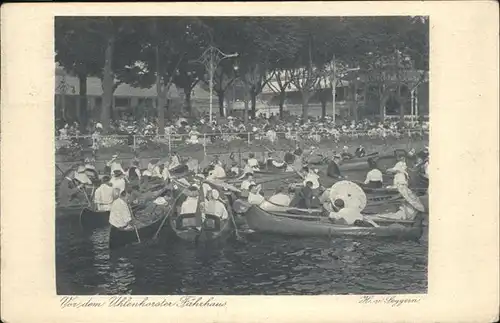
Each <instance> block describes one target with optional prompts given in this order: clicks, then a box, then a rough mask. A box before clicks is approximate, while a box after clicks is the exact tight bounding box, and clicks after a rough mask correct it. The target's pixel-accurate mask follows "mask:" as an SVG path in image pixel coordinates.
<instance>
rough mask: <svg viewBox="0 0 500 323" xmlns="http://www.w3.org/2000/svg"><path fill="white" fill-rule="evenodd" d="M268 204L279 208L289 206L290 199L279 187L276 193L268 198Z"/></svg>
mask: <svg viewBox="0 0 500 323" xmlns="http://www.w3.org/2000/svg"><path fill="white" fill-rule="evenodd" d="M269 202H271V203H273V204H276V205H280V206H289V205H290V202H291V198H290V196H288V195H287V194H285V193H284V188H283V187H281V186H280V187H278V188H277V189H276V193H275V194H274V195H273V196H271V197H270V198H269Z"/></svg>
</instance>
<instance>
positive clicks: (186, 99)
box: [184, 88, 193, 116]
mask: <svg viewBox="0 0 500 323" xmlns="http://www.w3.org/2000/svg"><path fill="white" fill-rule="evenodd" d="M184 107H185V108H186V111H187V112H188V113H189V115H190V116H192V115H193V111H192V109H191V89H187V88H185V89H184Z"/></svg>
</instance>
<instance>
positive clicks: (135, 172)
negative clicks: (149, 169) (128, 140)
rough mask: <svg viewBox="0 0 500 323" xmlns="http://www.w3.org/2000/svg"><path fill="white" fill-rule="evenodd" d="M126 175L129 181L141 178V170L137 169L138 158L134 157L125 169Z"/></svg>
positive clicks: (136, 180)
mask: <svg viewBox="0 0 500 323" xmlns="http://www.w3.org/2000/svg"><path fill="white" fill-rule="evenodd" d="M127 175H128V179H129V181H130V182H139V181H140V180H141V171H140V170H139V160H138V159H134V161H133V162H132V165H131V166H130V168H129V169H128V171H127Z"/></svg>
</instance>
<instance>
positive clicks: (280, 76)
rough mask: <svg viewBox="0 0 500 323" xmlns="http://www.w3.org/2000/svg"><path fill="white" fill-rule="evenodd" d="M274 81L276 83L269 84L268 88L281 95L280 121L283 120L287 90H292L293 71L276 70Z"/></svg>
mask: <svg viewBox="0 0 500 323" xmlns="http://www.w3.org/2000/svg"><path fill="white" fill-rule="evenodd" d="M274 80H275V81H276V82H268V86H269V88H270V89H271V90H272V91H273V92H274V93H277V94H278V95H279V103H278V105H279V116H280V119H283V106H284V105H285V98H286V90H287V89H288V88H290V84H291V83H292V77H291V69H286V68H279V67H278V68H276V69H275V70H274Z"/></svg>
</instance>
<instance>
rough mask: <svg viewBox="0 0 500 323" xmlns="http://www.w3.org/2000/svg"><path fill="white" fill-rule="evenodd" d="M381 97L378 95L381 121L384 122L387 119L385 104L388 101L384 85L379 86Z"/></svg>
mask: <svg viewBox="0 0 500 323" xmlns="http://www.w3.org/2000/svg"><path fill="white" fill-rule="evenodd" d="M378 93H379V95H378V100H379V113H380V121H381V122H383V121H384V118H385V102H386V101H387V100H386V95H385V93H384V91H383V89H382V85H379V92H378Z"/></svg>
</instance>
